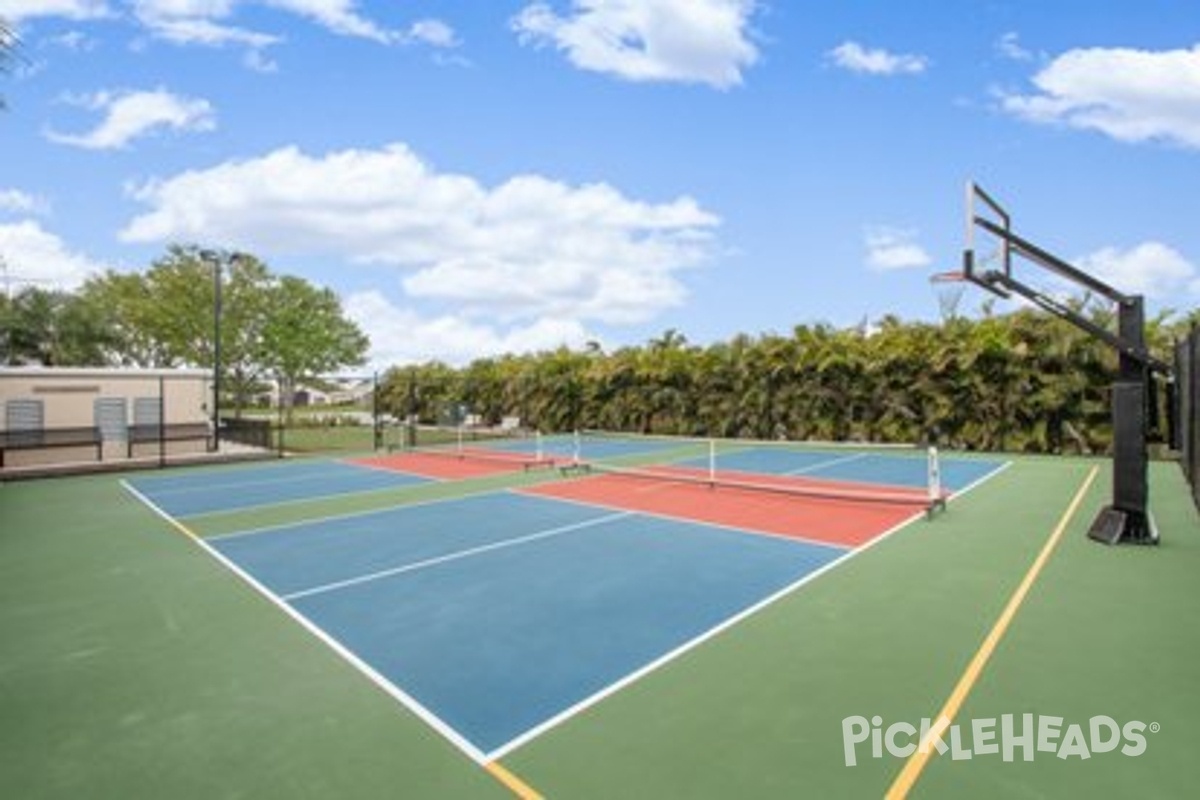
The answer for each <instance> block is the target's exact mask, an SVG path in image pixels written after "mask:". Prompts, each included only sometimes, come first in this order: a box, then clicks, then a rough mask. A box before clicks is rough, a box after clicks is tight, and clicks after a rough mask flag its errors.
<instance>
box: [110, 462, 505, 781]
mask: <svg viewBox="0 0 1200 800" xmlns="http://www.w3.org/2000/svg"><path fill="white" fill-rule="evenodd" d="M121 485H122V486H124V487H125V490H126V491H128V492H129V493H130V494H132V495H133V496H134V497H136V498H137V499H138V500H139V501H141V503H142V504H143V505H145V506H146V507H147V508H149V509H150V510H151V511H153V512H154V513H155V514H157V515H158V516H159V517H161V518H162V519H164V520H166V521H167V522H168V523H169V524H170V525H171V526H172V527H174V528H176V529H178V530H180V531H182V532H184V533H186V534H188V538H189V539H191V540H192V542H194V543H195V544H196V546H197V547H199V548H200V549H202V550H203V551H204V552H206V553H208V555H209V556H211V557H212V558H214V559H216V561H217V562H219V563H220V564H221V565H223V566H224V567H225V568H226V569H228V570H229V571H230V572H232V573H233V574H234V575H236V576H237V577H238V578H240V579H241V580H242V581H244V582H245V583H246V584H247V585H248V586H249V587H250V588H252V589H254V590H255V591H256V592H258V593H259V594H260V595H262V596H263V597H264V598H265V599H266V600H268V601H269V602H270V603H271V604H272V605H274V606H275V607H276V608H278V609H279V610H281V611H282V612H283V613H284V614H286V615H287V616H289V617H291V618H292V619H293V620H295V621H296V622H297V623H299V624H300V626H301V627H303V628H304V629H305V630H307V631H308V632H309V633H311V634H312V635H313V636H315V637H316V638H317V639H318V640H319V641H321V642H322V643H323V644H325V645H326V646H327V647H329V648H330V649H331V650H333V651H334V652H335V653H337V654H338V655H339V656H341V657H342V658H343V659H345V660H346V661H347V662H348V663H349V664H350V665H351V666H352V667H354V668H355V669H357V670H358V671H359V672H361V673H362V674H363V675H364V676H366V678H367V679H368V680H370V681H371V682H372V683H374V684H375V685H376V686H377V687H378V688H379V689H381V690H383V692H384V693H386V694H387V695H389V696H390V697H392V698H393V699H394V700H397V701H399V702H400V704H401V705H403V706H404V707H405V708H407V709H408V710H409V711H411V712H412V713H413V714H415V715H416V716H417V717H418V718H419V719H420V720H421V721H423V722H424V723H425V724H427V725H429V727H431V728H433V729H434V730H435V731H437V732H438V733H439V734H441V735H442V736H443V737H444V738H445V739H446V740H447V741H449V742H450V743H451V744H452V745H454V746H455V747H457V748H458V749H459V750H461V751H462V752H463V753H464V754H465V755H466V756H467V757H468V758H470V759H471V760H472V761H474V762H475V763H476V764H479V765H480V766H483V765H485V764H486V763H487V762H488V761H489V759H488V757H487V755H486V754H484V753H483V751H481V750H480V749H479V748H478V747H476V746H475V745H473V744H471V743H470V742H469V741H467V740H466V739H465V738H464V737H463V736H462V735H461V734H460V733H459V732H458V731H456V730H455V729H454V728H452V727H451V726H450V725H448V724H447V723H446V722H444V721H442V719H441V718H440V717H438V716H437V715H436V714H434V713H433V712H432V711H430V710H429V709H428V708H426V707H425V706H423V705H422V704H421V703H420V702H419V701H418V700H417V699H415V698H414V697H412V695H410V694H408V693H407V692H405V691H403V690H402V689H400V688H399V687H398V686H396V685H395V684H394V683H392V682H391V681H389V680H388V679H387V678H385V677H384V676H383V675H381V674H379V673H378V672H376V671H375V669H374V668H373V667H371V666H370V665H369V664H367V663H366V662H365V661H363V660H362V659H361V658H359V657H358V656H357V655H355V654H354V652H353V651H351V650H349V649H348V648H346V647H345V646H344V645H343V644H342V643H341V642H339V641H338V640H337V639H335V638H333V636H331V635H330V634H328V633H326V632H325V631H324V630H323V629H322V628H321V627H320V626H318V625H317V624H316V623H315V622H313V621H312V620H310V619H309V618H308V617H306V616H304V615H303V614H301V613H300V612H299V611H297V610H296V609H294V608H292V607H291V606H289V605H288V604H287V603H285V602H284V601H283V600H281V599H280V598H279V597H278V596H277V595H275V594H274V593H273V592H272V591H271V590H270V589H268V588H267V587H265V586H264V585H262V584H261V583H259V582H258V581H257V580H256V579H255V578H253V577H252V576H251V575H250V574H249V573H247V572H246V571H245V570H243V569H242V568H241V567H239V566H238V565H237V564H235V563H233V562H232V561H231V560H229V559H228V558H226V557H225V556H224V555H222V554H221V552H220V551H218V550H217V549H216V548H214V547H212V546H211V545H209V544H208V543H207V542H205V541H204V540H203V539H201V538H200V537H198V536H196V535H195V534H193V533H192V532H191V531H190V530H189V529H188V528H187V526H185V525H184V524H183V523H181V522H179V521H178V520H176V519H175V518H174V517H172V516H171V515H170V514H168V513H167V512H165V511H163V510H162V509H161V508H159V507H158V506H157V505H155V504H154V503H153V502H152V501H151V500H150V499H149V498H147V497H146V496H145V495H143V494H142V493H141V492H139V491H138V490H137V489H135V488H134V487H133V486H131V485H130V484H129V483H127V482H126V481H125V480H124V479H122V480H121Z"/></svg>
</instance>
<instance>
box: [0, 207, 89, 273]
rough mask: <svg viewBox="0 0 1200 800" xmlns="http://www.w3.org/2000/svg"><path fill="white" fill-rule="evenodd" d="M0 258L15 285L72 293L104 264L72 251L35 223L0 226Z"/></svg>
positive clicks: (23, 222) (27, 222) (25, 221)
mask: <svg viewBox="0 0 1200 800" xmlns="http://www.w3.org/2000/svg"><path fill="white" fill-rule="evenodd" d="M0 255H3V257H4V261H5V264H6V265H7V267H8V274H9V276H10V277H11V279H12V280H13V284H14V285H15V286H20V285H23V284H28V285H32V286H40V287H42V288H50V289H63V290H69V289H74V288H76V287H78V286H79V285H80V284H81V283H83V281H84V280H85V279H86V278H87V277H88V276H89V275H92V274H96V273H99V272H103V271H104V268H105V267H104V265H103V264H100V263H97V262H95V261H92V260H91V259H90V258H88V257H87V256H85V255H82V254H79V253H74V252H71V251H70V250H69V249H68V248H67V246H66V245H65V244H64V243H63V241H62V240H61V239H59V238H58V237H57V236H55V235H54V234H53V233H50V232H48V231H45V230H43V229H42V227H41V226H40V225H39V224H38V223H37V222H34V221H32V220H22V221H21V222H15V223H12V224H2V223H0Z"/></svg>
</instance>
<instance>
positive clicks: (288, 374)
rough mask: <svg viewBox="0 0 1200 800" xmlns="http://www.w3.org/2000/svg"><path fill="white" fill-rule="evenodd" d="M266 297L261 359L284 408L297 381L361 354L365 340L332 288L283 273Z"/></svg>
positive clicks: (352, 363) (344, 364)
mask: <svg viewBox="0 0 1200 800" xmlns="http://www.w3.org/2000/svg"><path fill="white" fill-rule="evenodd" d="M266 301H267V303H266V304H267V309H268V311H267V314H266V316H265V318H264V319H263V325H262V330H261V336H262V353H263V363H264V366H265V367H266V368H267V370H268V371H269V372H270V373H271V375H272V376H273V377H274V378H275V380H276V381H277V382H278V385H279V388H280V392H281V395H280V396H281V397H283V398H284V408H285V410H286V411H287V412H288V413H290V411H291V405H290V398H291V397H292V395H293V393H294V391H295V390H296V388H297V386H298V384H299V383H300V382H302V381H303V380H305V379H308V378H312V377H315V376H317V375H320V374H321V373H328V372H332V371H335V370H338V369H341V368H343V367H347V366H355V365H358V364H362V363H363V362H364V361H365V360H366V359H365V356H366V352H367V347H368V346H369V344H370V342H369V340H368V339H367V337H366V335H365V334H363V332H362V331H361V330H359V328H358V326H357V325H355V324H354V323H353V322H352V321H350V320H348V319H346V318H345V316H343V314H342V304H341V301H340V300H339V299H338V296H337V295H336V294H334V293H333V292H332V291H331V290H329V289H320V288H317V287H315V286H313V285H312V284H310V283H308V282H307V281H305V280H304V279H302V278H297V277H293V276H290V275H287V276H284V277H282V278H280V279H279V280H278V282H276V283H275V284H274V285H273V286H272V287H271V288H269V289H268V290H267V297H266Z"/></svg>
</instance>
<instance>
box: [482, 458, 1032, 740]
mask: <svg viewBox="0 0 1200 800" xmlns="http://www.w3.org/2000/svg"><path fill="white" fill-rule="evenodd" d="M1012 463H1013V462H1011V461H1006V462H1004V463H1003V464H1001V465H1000V466H999V467H998V468H996V469H994V470H992V471H991V472H989V473H987V474H986V475H984V476H983V477H981V478H979V480H977V481H975V482H974V483H972V484H970V485H969V486H967V487H965V488H963V489H961V490H959V491H958V492H955V493H954V495H953V496H952V497H951V498H950V502H953V501H954V500H957V499H958V498H959V497H961V496H962V495H964V494H966V493H967V492H969V491H971V490H973V489H976V488H978V487H979V486H980V485H982V484H983V483H985V482H986V481H988V480H989V479H991V478H994V477H995V476H997V475H999V474H1000V473H1001V472H1003V471H1004V470H1006V469H1008V468H1009V467H1010V466H1012ZM568 502H570V501H568ZM648 516H657V515H653V514H651V515H648ZM924 516H925V512H923V511H922V512H918V513H916V514H913V515H912V516H911V517H909V518H907V519H905V520H903V521H901V522H899V523H897V524H896V525H895V526H893V527H891V528H889V529H888V530H886V531H884V532H883V533H881V534H879V535H878V536H876V537H875V538H873V539H870V540H869V541H866V542H864V543H862V544H861V545H859V546H858V547H856V548H854V549H853V550H848V551H846V552H845V553H843V554H842V555H840V556H838V557H837V558H835V559H833V560H832V561H830V562H828V563H827V564H825V565H824V566H821V567H818V568H817V569H816V570H814V571H812V572H809V573H806V574H805V575H803V576H801V577H800V578H799V579H798V580H796V581H794V582H793V583H790V584H788V585H787V586H785V587H783V588H782V589H780V590H779V591H777V592H775V593H774V594H771V595H768V596H767V597H765V598H763V599H762V600H760V601H758V602H757V603H755V604H753V605H751V606H749V607H747V608H745V609H743V610H742V611H740V612H738V613H737V614H734V615H733V616H731V617H729V618H727V619H726V620H725V621H724V622H720V623H717V625H716V626H714V627H712V628H709V629H708V630H707V631H704V632H703V633H701V634H699V635H698V636H696V637H694V638H692V639H690V640H688V641H686V642H684V643H683V644H681V645H679V646H678V647H676V648H675V649H673V650H670V651H669V652H667V653H664V654H663V655H661V656H659V657H658V658H657V659H655V660H654V661H651V662H649V663H647V664H645V665H644V666H642V667H641V668H640V669H637V670H635V671H633V672H630V673H628V674H626V675H625V676H624V677H623V678H620V679H618V680H617V681H615V682H613V683H610V684H609V685H608V686H606V687H604V688H603V689H601V690H599V691H598V692H596V693H594V694H592V695H590V696H588V697H585V698H584V699H582V700H580V701H579V702H578V703H575V704H574V705H572V706H570V707H569V708H566V709H563V710H562V711H560V712H559V713H557V714H555V715H554V716H552V717H549V718H548V719H546V720H543V721H542V722H541V723H539V724H537V725H535V726H533V727H532V728H529V729H528V730H526V731H525V732H524V733H521V734H518V735H517V736H515V737H513V738H512V739H510V740H509V741H507V742H505V743H504V744H502V745H500V746H499V747H497V748H495V749H494V750H491V751H489V752H488V753H486V754H485V755H486V757H487V758H488V759H489V760H493V761H495V760H498V759H501V758H503V757H505V756H506V755H508V754H509V753H511V752H512V751H513V750H516V749H517V748H519V747H521V746H523V745H525V744H527V743H528V742H530V741H532V740H534V739H536V738H537V737H539V736H541V735H542V734H544V733H546V732H547V731H549V730H551V729H552V728H555V727H557V726H559V725H561V724H562V723H564V722H566V721H567V720H569V719H570V718H571V717H574V716H576V715H577V714H580V713H582V712H583V711H586V710H587V709H589V708H591V707H592V706H594V705H596V704H597V703H599V702H600V701H602V700H605V699H606V698H608V697H610V696H612V695H613V694H616V693H617V692H619V691H620V690H622V689H624V688H625V687H626V686H629V685H630V684H632V683H634V682H636V681H638V680H640V679H642V678H644V677H645V676H647V675H649V674H650V673H651V672H654V671H655V670H657V669H659V668H660V667H663V666H665V665H666V664H668V663H670V662H671V661H674V660H675V659H677V658H679V657H681V656H683V655H684V654H686V653H688V652H690V651H692V650H694V649H696V648H697V647H699V646H700V645H702V644H704V643H705V642H707V641H708V640H710V639H712V638H714V637H715V636H717V635H718V634H720V633H723V632H724V631H726V630H728V629H729V628H732V627H733V626H734V625H736V624H738V623H739V622H742V621H743V620H745V619H746V618H748V617H750V616H753V615H754V614H757V613H758V612H759V611H762V610H763V609H765V608H767V607H768V606H770V605H773V604H774V603H776V602H778V601H779V600H782V599H783V598H784V597H787V596H788V595H790V594H792V593H794V592H795V591H797V590H798V589H800V587H802V586H804V585H806V584H808V583H810V582H811V581H814V580H816V579H817V578H819V577H821V576H822V575H824V574H825V573H826V572H829V571H830V570H832V569H834V568H835V567H838V566H840V565H841V564H844V563H845V562H847V561H849V560H850V559H852V558H854V557H855V556H857V555H859V554H860V553H863V552H865V551H867V550H869V549H870V548H872V547H874V546H875V545H876V544H878V543H879V542H882V541H883V540H884V539H888V538H890V537H892V536H893V535H895V534H896V533H899V532H900V531H901V530H903V529H904V528H907V527H908V526H909V525H911V524H913V523H914V522H916V521H917V520H919V519H921V518H922V517H924ZM685 521H690V522H692V523H693V524H700V525H707V524H708V523H703V522H701V523H696V522H695V520H685ZM733 530H738V529H733ZM742 532H743V533H746V531H742ZM801 541H803V540H801ZM828 546H831V547H832V546H833V545H828Z"/></svg>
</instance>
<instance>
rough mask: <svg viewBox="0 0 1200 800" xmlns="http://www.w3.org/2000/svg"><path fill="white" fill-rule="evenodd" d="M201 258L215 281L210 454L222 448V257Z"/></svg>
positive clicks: (208, 252)
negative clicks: (207, 264)
mask: <svg viewBox="0 0 1200 800" xmlns="http://www.w3.org/2000/svg"><path fill="white" fill-rule="evenodd" d="M200 258H201V259H203V260H204V261H207V262H208V263H209V265H210V266H211V267H212V281H213V384H212V385H213V390H212V424H213V431H212V441H211V442H210V443H209V446H208V449H209V451H210V452H215V451H216V450H219V449H220V447H221V257H220V256H219V255H218V254H217V253H215V252H213V251H212V250H201V251H200Z"/></svg>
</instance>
